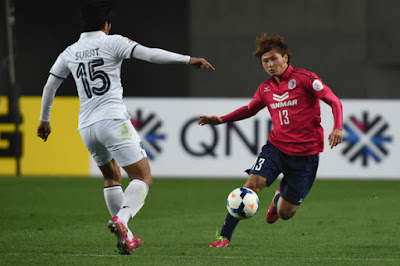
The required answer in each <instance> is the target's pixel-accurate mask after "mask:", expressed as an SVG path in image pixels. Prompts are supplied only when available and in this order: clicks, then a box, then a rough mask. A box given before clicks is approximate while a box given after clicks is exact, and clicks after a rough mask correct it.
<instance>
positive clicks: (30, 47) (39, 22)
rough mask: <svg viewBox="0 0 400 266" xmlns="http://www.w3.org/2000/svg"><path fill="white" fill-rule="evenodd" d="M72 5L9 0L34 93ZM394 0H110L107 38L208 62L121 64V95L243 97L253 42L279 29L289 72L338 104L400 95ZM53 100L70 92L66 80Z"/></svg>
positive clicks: (257, 73) (21, 78) (0, 44)
mask: <svg viewBox="0 0 400 266" xmlns="http://www.w3.org/2000/svg"><path fill="white" fill-rule="evenodd" d="M1 3H2V4H1V6H0V14H1V15H0V18H1V22H2V23H0V58H1V64H0V66H1V68H0V69H1V71H0V95H7V88H8V84H7V82H8V81H7V69H8V65H7V62H6V59H5V57H6V52H7V50H6V38H4V37H5V36H6V32H5V23H4V19H5V18H4V1H2V2H1ZM79 3H80V1H78V0H73V1H50V0H42V1H15V8H16V9H15V10H16V12H15V14H16V55H17V66H16V70H17V80H18V86H19V88H20V90H21V94H22V95H41V92H42V87H43V85H44V83H45V81H46V79H47V73H48V70H49V68H50V67H51V65H52V64H53V62H54V60H55V59H56V57H57V55H58V54H59V53H60V52H61V51H62V50H63V49H64V48H65V47H66V46H67V45H69V44H71V43H73V42H75V41H76V40H77V39H78V38H79V33H80V27H79V13H78V12H79V8H78V7H79ZM399 8H400V2H399V1H396V0H383V1H374V0H354V1H346V0H329V1H316V0H304V1H267V0H254V1H251V2H249V3H246V4H243V1H238V0H201V1H195V0H192V1H187V0H175V1H121V0H119V1H116V8H115V12H114V13H115V14H114V18H113V21H112V25H113V28H112V33H119V34H122V35H125V36H128V37H130V38H131V39H133V40H136V41H138V42H139V43H142V44H144V45H146V46H150V47H161V48H165V49H168V50H171V51H176V52H180V53H184V54H191V55H193V56H201V57H205V58H207V59H209V60H210V62H212V63H213V64H214V66H215V67H216V68H217V71H215V72H213V73H211V74H210V73H207V75H204V73H202V72H201V71H193V70H191V69H190V68H187V67H185V66H179V65H178V66H176V65H175V66H159V65H152V64H149V63H146V62H141V61H139V60H132V61H130V62H125V63H124V66H123V77H122V79H123V85H124V87H125V96H169V97H251V96H252V95H253V93H254V91H255V90H256V88H257V86H258V84H260V83H261V82H262V81H263V80H264V79H266V75H265V73H264V71H263V69H262V68H261V67H260V66H259V65H258V63H257V60H256V59H255V58H253V57H252V52H253V51H254V49H255V38H256V36H258V35H260V34H262V33H263V32H267V33H278V34H281V35H282V36H284V37H285V38H286V39H287V41H288V43H289V48H290V49H291V51H292V53H293V55H294V60H293V65H294V66H295V67H301V68H306V69H309V70H311V71H313V72H315V73H317V74H318V75H319V76H320V77H321V78H322V79H323V80H324V81H325V83H326V84H328V85H329V86H330V87H331V88H332V89H333V90H334V91H335V93H336V94H337V95H338V96H339V97H340V98H380V99H382V98H383V99H386V98H400V90H399V89H398V84H399V81H398V76H399V74H400V50H399V49H398V47H400V34H398V33H399V26H400V17H399V16H398V15H397V12H398V10H399ZM58 95H67V96H69V95H76V91H75V87H74V86H73V81H72V79H71V78H68V80H67V82H66V83H65V84H63V86H62V87H61V89H60V90H59V92H58Z"/></svg>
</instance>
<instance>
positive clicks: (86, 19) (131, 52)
mask: <svg viewBox="0 0 400 266" xmlns="http://www.w3.org/2000/svg"><path fill="white" fill-rule="evenodd" d="M110 14H111V1H105V0H94V1H86V2H85V3H83V5H82V8H81V24H82V30H83V32H82V34H81V35H80V38H79V40H78V41H77V42H76V43H74V44H72V45H70V46H68V47H67V48H66V49H65V50H64V51H63V52H62V53H61V54H60V55H59V57H58V58H57V60H56V62H55V63H54V65H53V66H52V68H51V70H50V75H49V78H48V80H47V82H46V84H45V86H44V88H43V95H42V108H41V114H40V123H39V126H38V128H37V135H38V136H39V137H40V138H42V139H43V140H44V141H46V140H47V138H48V136H49V134H50V132H51V127H50V112H51V107H52V104H53V100H54V97H55V94H56V91H57V89H58V88H59V86H60V85H61V84H62V82H63V81H64V79H65V78H67V76H68V75H69V74H70V73H71V74H72V76H73V78H74V80H75V83H76V87H77V90H78V95H79V101H80V112H79V125H78V130H79V132H80V134H81V137H82V140H83V142H84V143H85V145H86V147H87V148H88V150H89V151H90V154H91V155H92V156H93V158H94V160H95V161H96V163H97V165H98V166H99V168H100V170H101V172H102V174H103V176H104V179H105V186H104V197H105V201H106V204H107V207H108V209H109V212H110V214H111V216H112V218H111V219H110V220H109V224H108V227H109V228H110V230H111V232H112V233H115V235H116V236H117V248H118V249H119V250H120V253H121V254H131V253H132V252H134V251H135V248H136V247H138V246H139V245H140V244H141V240H140V239H139V238H137V237H135V236H134V235H133V234H132V232H131V231H130V230H129V228H128V221H129V220H130V219H131V218H132V217H134V216H135V215H136V213H137V212H138V211H139V210H140V209H141V208H142V206H143V204H144V202H145V198H146V196H147V193H148V191H149V188H150V187H151V185H152V177H151V173H150V167H149V163H148V159H147V155H146V152H145V150H144V148H143V146H142V142H141V139H140V137H139V135H138V134H137V132H136V130H135V129H134V127H133V126H132V123H131V122H130V116H129V115H128V113H127V109H126V106H125V104H124V103H123V101H122V92H123V89H122V85H121V80H120V72H121V63H122V61H123V60H124V59H130V58H137V59H141V60H146V61H148V62H152V63H156V64H190V65H192V66H195V67H198V68H203V69H212V70H214V67H213V66H212V65H211V64H210V63H209V62H208V61H207V60H205V59H204V58H196V57H190V56H186V55H181V54H176V53H172V52H169V51H166V50H162V49H158V48H148V47H145V46H143V45H141V44H138V43H137V42H135V41H132V40H130V39H128V38H125V37H123V36H120V35H109V31H110V28H111V22H110V21H111V19H110V17H111V15H110ZM119 166H121V167H122V168H123V169H124V170H125V171H126V173H127V175H128V177H129V179H130V180H131V181H130V183H129V185H128V186H127V188H126V189H125V191H123V190H122V188H121V173H120V170H119Z"/></svg>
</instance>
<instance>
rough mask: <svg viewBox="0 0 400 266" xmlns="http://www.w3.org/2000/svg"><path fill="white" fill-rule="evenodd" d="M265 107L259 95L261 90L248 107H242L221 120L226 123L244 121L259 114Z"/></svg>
mask: <svg viewBox="0 0 400 266" xmlns="http://www.w3.org/2000/svg"><path fill="white" fill-rule="evenodd" d="M264 107H265V104H264V102H263V100H262V99H261V97H260V95H259V90H257V91H256V93H255V94H254V98H253V100H251V102H250V103H249V104H248V105H245V106H242V107H240V108H238V109H236V110H235V111H233V112H231V113H229V114H227V115H224V116H221V118H222V121H224V123H227V122H234V121H239V120H243V119H246V118H249V117H252V116H253V115H255V114H257V113H258V112H259V111H260V110H261V109H263V108H264Z"/></svg>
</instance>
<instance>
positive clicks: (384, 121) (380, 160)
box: [91, 98, 400, 179]
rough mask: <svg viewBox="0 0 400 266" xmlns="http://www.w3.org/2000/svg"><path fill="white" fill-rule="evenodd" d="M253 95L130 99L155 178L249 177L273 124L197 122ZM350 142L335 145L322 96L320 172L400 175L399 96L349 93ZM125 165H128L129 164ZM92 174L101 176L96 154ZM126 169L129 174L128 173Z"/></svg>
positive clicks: (262, 119) (260, 117)
mask: <svg viewBox="0 0 400 266" xmlns="http://www.w3.org/2000/svg"><path fill="white" fill-rule="evenodd" d="M250 100H251V98H223V99H219V98H125V103H126V105H127V107H128V112H129V113H130V115H131V116H132V123H133V124H134V126H135V128H136V129H137V131H138V133H139V135H140V136H141V138H142V140H143V144H144V146H145V148H146V150H147V153H148V156H149V159H150V166H151V171H152V175H153V176H154V177H208V178H209V177H218V178H232V177H246V173H245V172H244V170H245V169H247V168H250V167H251V166H252V164H253V163H254V161H255V159H256V158H257V156H258V154H259V152H260V151H261V147H262V146H263V145H264V144H265V143H266V141H267V138H268V132H269V131H270V130H272V123H271V120H270V116H269V113H268V110H267V109H266V108H265V109H263V110H262V111H260V112H259V113H258V114H257V115H256V116H254V117H252V118H249V119H246V120H242V121H238V122H235V123H228V124H222V125H218V126H210V125H206V126H198V125H197V120H198V119H199V116H200V115H218V116H222V115H225V114H227V113H229V112H231V111H233V110H235V109H236V108H238V107H241V106H243V105H247V104H248V103H249V102H250ZM342 104H343V111H344V112H343V113H344V114H343V120H344V128H343V134H344V137H345V139H344V142H343V143H342V144H340V145H339V146H337V147H335V148H333V149H330V148H329V146H328V140H327V139H328V135H329V133H330V132H331V130H332V127H333V116H332V112H331V108H330V106H328V105H327V104H325V103H323V102H321V113H322V126H323V127H324V129H325V151H324V152H323V153H321V156H320V166H319V169H318V174H317V178H365V179H367V178H400V142H399V141H398V139H399V137H400V119H399V117H398V114H397V112H398V110H400V101H398V100H381V101H379V100H342ZM122 172H123V171H122ZM91 175H92V176H101V173H100V171H99V169H98V167H97V166H96V164H95V162H94V161H93V159H91ZM125 176H126V175H125Z"/></svg>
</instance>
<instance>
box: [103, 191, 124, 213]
mask: <svg viewBox="0 0 400 266" xmlns="http://www.w3.org/2000/svg"><path fill="white" fill-rule="evenodd" d="M104 199H105V200H106V204H107V208H108V211H109V212H110V214H111V217H114V216H115V215H117V213H118V211H119V209H121V206H122V202H123V201H124V192H123V191H122V188H121V185H116V186H111V187H105V188H104Z"/></svg>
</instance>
